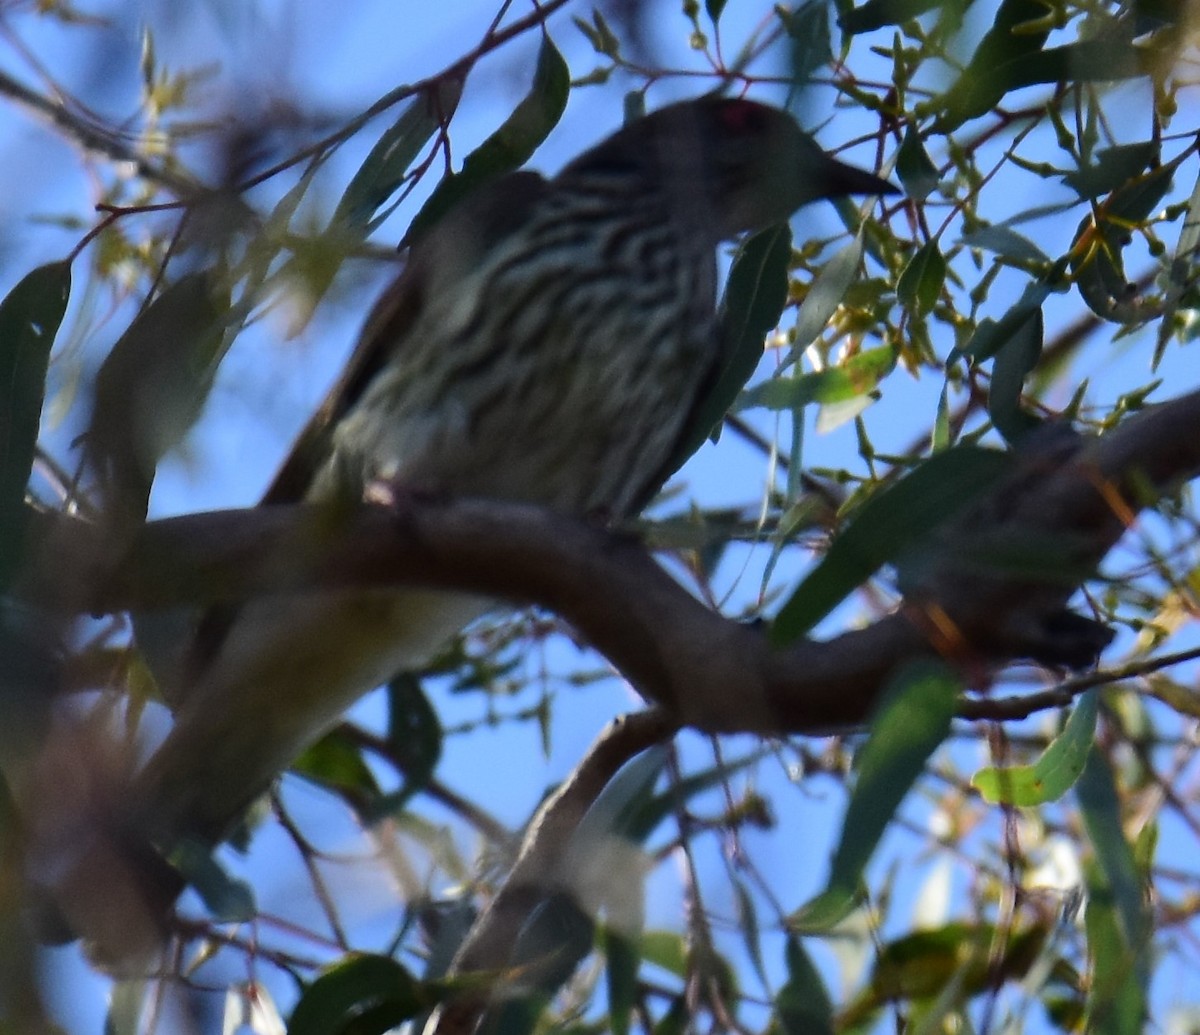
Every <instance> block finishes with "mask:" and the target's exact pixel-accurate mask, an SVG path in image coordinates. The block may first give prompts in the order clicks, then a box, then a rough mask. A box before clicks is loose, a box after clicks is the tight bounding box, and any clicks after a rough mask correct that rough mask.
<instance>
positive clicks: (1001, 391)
mask: <svg viewBox="0 0 1200 1035" xmlns="http://www.w3.org/2000/svg"><path fill="white" fill-rule="evenodd" d="M1043 333H1044V329H1043V324H1042V311H1041V309H1035V310H1034V311H1033V313H1032V314H1031V315H1030V316H1029V318H1028V319H1027V320H1025V322H1024V323H1022V324H1021V325H1020V326H1019V327H1018V328H1017V329H1016V330H1015V331H1014V332H1013V335H1012V337H1010V338H1009V339H1008V341H1006V342H1005V343H1004V345H1003V346H1002V347H1001V348H1000V350H999V351H998V352H997V353H996V358H995V361H994V362H993V363H992V380H991V383H990V384H989V385H988V416H989V417H991V419H992V423H993V424H994V425H995V426H996V430H997V431H999V432H1000V434H1001V435H1003V436H1004V440H1005V441H1006V442H1008V443H1009V444H1010V445H1013V444H1015V443H1016V442H1018V441H1019V440H1020V439H1021V437H1022V436H1023V435H1025V434H1027V433H1028V432H1029V431H1031V430H1032V429H1033V428H1036V427H1038V426H1039V424H1040V423H1041V422H1040V421H1039V420H1038V419H1037V418H1036V417H1035V416H1034V415H1033V414H1031V413H1030V412H1029V411H1027V410H1025V409H1024V408H1023V407H1022V406H1021V393H1022V392H1023V391H1024V389H1025V378H1026V377H1027V376H1028V375H1029V374H1030V373H1031V372H1032V370H1033V368H1034V367H1036V366H1037V364H1038V360H1040V359H1041V358H1042V337H1043Z"/></svg>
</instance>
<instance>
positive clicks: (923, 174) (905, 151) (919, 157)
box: [896, 122, 941, 201]
mask: <svg viewBox="0 0 1200 1035" xmlns="http://www.w3.org/2000/svg"><path fill="white" fill-rule="evenodd" d="M896 175H897V176H899V177H900V182H901V183H902V184H904V192H905V193H906V194H907V195H908V196H909V197H910V198H912V199H913V200H914V201H924V200H925V198H927V197H928V196H929V195H930V194H931V193H932V192H933V189H934V188H935V187H937V185H938V181H939V180H940V179H941V177H940V176H939V175H938V170H937V166H936V165H934V164H933V162H932V160H931V159H930V157H929V153H928V152H927V151H926V150H925V145H924V144H923V143H921V131H920V130H919V129H917V125H916V123H915V122H910V123H909V124H908V128H907V129H906V130H905V131H904V140H902V141H901V143H900V150H899V151H898V152H897V153H896Z"/></svg>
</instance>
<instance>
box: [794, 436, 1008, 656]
mask: <svg viewBox="0 0 1200 1035" xmlns="http://www.w3.org/2000/svg"><path fill="white" fill-rule="evenodd" d="M1011 464H1012V459H1011V457H1010V456H1008V455H1007V454H1005V453H1000V452H997V451H995V450H990V449H979V448H975V447H970V446H959V447H956V448H954V449H947V450H945V451H944V452H941V453H937V454H935V455H934V456H932V457H930V458H929V459H928V460H926V461H925V462H924V463H922V464H921V465H920V466H919V467H917V468H916V469H915V470H913V471H912V472H911V473H909V474H908V475H907V476H906V477H904V478H902V479H901V480H900V481H898V482H897V483H896V484H894V485H891V486H888V487H887V488H885V489H883V490H881V491H879V492H877V493H875V495H874V496H872V497H871V499H870V500H868V501H867V502H866V503H865V504H863V506H862V509H861V510H860V511H859V513H858V514H857V515H856V516H855V518H854V520H853V521H852V522H851V524H850V526H849V527H848V528H846V529H845V531H843V532H842V533H841V534H840V535H839V536H838V537H837V538H836V539H834V541H833V543H832V545H831V546H830V547H829V552H828V553H826V554H825V556H824V557H823V558H821V561H820V563H818V564H817V566H816V567H815V568H814V569H813V570H812V571H811V572H809V574H808V575H807V576H806V577H805V579H804V581H803V582H801V583H800V585H799V586H798V587H797V588H796V590H795V592H794V593H793V594H792V596H791V597H790V598H789V599H788V601H787V602H786V603H785V604H784V605H783V607H782V608H781V609H780V611H779V614H778V615H777V616H776V618H775V622H774V624H773V625H772V627H771V640H772V642H773V643H775V644H776V645H777V646H785V645H786V644H788V643H791V642H792V641H793V640H795V639H797V638H798V637H800V636H803V635H804V634H805V633H807V632H808V631H809V630H810V629H811V628H812V627H813V626H814V625H816V624H817V622H819V621H820V620H821V619H822V618H824V617H825V616H826V615H827V614H828V613H829V612H830V611H832V610H833V608H834V607H836V606H837V605H838V604H839V603H841V601H842V600H844V599H845V598H846V597H847V596H848V595H849V594H850V593H852V592H853V591H854V590H855V589H857V588H858V587H859V586H861V585H862V584H863V583H864V582H866V580H867V579H868V578H870V577H871V576H872V575H873V574H874V573H875V572H876V571H877V570H878V569H879V568H880V567H881V566H882V565H884V564H887V563H888V562H891V561H896V560H899V559H900V558H901V555H902V554H903V553H904V552H905V551H907V550H910V549H912V548H913V547H914V546H915V545H916V544H918V543H920V542H921V541H922V540H923V539H925V538H926V537H927V536H928V535H929V534H930V532H931V531H932V530H933V529H935V528H936V527H937V526H938V525H939V524H940V523H941V522H943V521H945V520H946V519H947V518H949V517H951V516H952V515H953V514H956V513H958V512H959V511H960V510H962V509H963V508H964V507H965V506H966V505H967V504H968V503H970V502H971V500H973V499H974V498H975V497H976V496H978V495H979V494H980V493H982V492H983V491H984V490H985V489H987V488H989V487H990V486H992V485H994V484H995V483H996V481H997V480H998V479H999V478H1000V477H1001V476H1002V475H1003V474H1004V473H1005V472H1007V471H1008V470H1009V469H1010V467H1011Z"/></svg>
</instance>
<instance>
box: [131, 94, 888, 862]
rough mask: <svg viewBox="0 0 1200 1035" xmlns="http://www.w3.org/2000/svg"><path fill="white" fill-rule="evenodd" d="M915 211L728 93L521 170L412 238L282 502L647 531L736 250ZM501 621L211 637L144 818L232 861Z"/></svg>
mask: <svg viewBox="0 0 1200 1035" xmlns="http://www.w3.org/2000/svg"><path fill="white" fill-rule="evenodd" d="M894 192H895V188H894V187H893V186H892V185H891V184H889V183H888V182H887V181H886V180H883V179H881V178H879V177H877V176H875V175H874V174H872V173H869V172H866V171H864V170H861V169H858V168H855V167H853V166H850V165H847V164H844V163H842V162H840V161H838V160H836V159H834V158H833V157H831V156H830V155H828V154H827V153H826V152H825V151H824V150H822V148H821V147H820V146H819V145H818V144H817V143H816V142H815V141H814V140H813V139H812V138H811V137H809V136H808V135H807V134H805V133H804V132H803V131H802V130H801V129H800V127H799V125H798V124H797V122H796V121H795V119H794V118H793V117H792V116H791V115H790V114H788V113H787V112H785V111H783V110H781V109H779V108H776V107H773V106H770V105H767V104H764V103H760V102H758V101H755V100H751V99H749V98H745V97H722V96H717V95H706V96H703V97H698V98H693V99H691V100H686V101H682V102H678V103H674V104H670V105H667V106H665V107H662V108H659V109H658V110H656V111H653V112H651V113H650V114H647V115H644V116H642V117H639V118H637V119H635V120H632V121H630V122H628V123H627V124H626V125H625V126H624V127H623V128H622V129H619V130H618V131H616V132H615V133H613V134H612V135H611V136H609V137H608V138H607V139H605V140H603V141H601V142H600V143H598V144H597V145H595V146H594V147H592V148H591V149H590V150H587V151H585V152H584V153H583V154H581V155H579V156H578V157H577V158H575V159H574V160H573V161H570V162H569V163H568V164H567V165H566V166H565V167H563V168H562V169H561V171H559V172H558V173H557V174H556V175H554V176H552V177H550V178H545V177H543V176H542V175H540V174H539V173H536V172H532V171H528V170H519V171H515V172H512V173H508V174H506V175H503V176H500V177H498V178H497V179H495V180H493V181H492V182H491V183H489V184H487V185H486V186H483V187H481V188H479V189H478V190H476V191H475V192H474V193H473V194H471V195H469V196H468V197H467V198H466V199H465V200H463V201H461V202H460V203H459V204H458V205H457V206H456V207H454V208H453V209H451V211H450V212H449V213H447V214H446V215H445V216H443V217H442V219H441V220H440V221H439V222H437V223H436V224H434V225H433V227H432V228H431V229H429V230H428V231H427V232H426V233H425V234H424V235H423V236H421V237H420V238H419V239H418V240H416V241H415V242H414V243H413V244H412V246H411V248H410V250H409V253H408V256H407V261H406V264H405V266H404V268H403V269H402V271H401V272H400V273H399V275H398V276H397V278H396V279H395V280H394V282H393V283H392V284H391V285H390V286H389V287H387V288H386V290H385V291H384V292H383V294H382V296H381V297H380V299H379V301H378V303H377V304H376V305H375V307H374V309H373V310H372V311H371V313H370V315H369V316H368V318H367V320H366V322H365V325H364V329H363V331H362V335H361V338H360V341H359V344H358V346H357V348H356V350H355V351H354V353H353V355H352V357H351V360H350V362H349V364H348V366H347V367H346V370H345V372H344V373H343V375H342V377H341V378H340V380H339V382H338V383H337V384H336V385H335V386H334V388H333V390H332V391H331V393H330V395H329V397H328V398H327V400H326V401H325V403H324V404H323V405H322V406H321V408H320V409H319V410H318V411H317V413H316V415H315V416H314V417H313V419H312V420H311V421H310V423H309V425H308V426H307V427H306V428H305V429H304V431H303V432H302V433H301V435H300V437H299V439H298V440H297V444H296V446H295V448H294V450H293V452H292V454H291V456H290V457H289V459H288V460H286V461H285V462H284V464H283V466H282V467H281V469H280V471H279V474H278V475H277V477H276V478H275V480H274V482H273V483H272V485H271V487H270V489H269V490H268V491H267V494H266V497H265V502H268V503H288V502H300V501H304V502H308V503H326V504H332V503H336V502H345V503H348V504H351V505H353V504H355V503H357V502H361V501H362V500H363V498H364V496H367V495H369V493H370V489H371V486H373V485H381V484H383V485H391V486H400V487H408V488H412V489H414V490H416V491H421V492H434V493H439V494H443V493H444V494H449V495H451V496H455V495H461V496H471V497H481V498H491V499H497V500H508V501H520V502H525V503H532V504H537V505H542V506H545V507H548V508H552V509H555V510H558V511H562V512H566V513H571V514H581V515H590V514H602V515H605V516H606V517H607V518H608V519H609V520H613V521H617V520H622V519H625V518H628V517H630V516H633V515H636V514H638V513H639V512H640V511H641V510H642V508H644V507H645V506H646V505H647V504H648V502H649V501H650V500H651V499H652V498H653V496H654V495H655V494H656V493H657V492H658V490H659V489H660V488H661V487H662V485H663V484H664V482H665V480H666V479H667V478H668V477H669V476H670V475H671V474H672V473H673V469H674V467H675V466H677V463H678V460H679V458H678V457H677V455H676V453H677V450H678V448H679V444H680V442H681V441H683V439H684V436H685V435H686V434H687V433H688V431H689V427H690V422H691V421H692V420H693V419H694V417H695V412H696V407H697V404H698V402H699V400H701V399H702V398H703V397H704V394H705V392H706V390H707V389H708V388H709V387H710V386H711V385H712V384H713V382H714V379H715V378H716V377H717V376H718V375H719V374H720V372H721V367H722V364H723V361H724V358H725V357H724V356H723V354H722V349H721V340H720V334H719V331H718V317H717V306H716V297H717V296H716V293H717V287H718V267H717V249H718V248H719V246H720V245H721V244H722V243H724V242H729V241H732V240H735V239H737V238H738V237H740V236H741V235H743V234H746V233H749V232H752V231H757V230H760V229H764V228H766V227H768V226H771V225H774V224H776V223H779V222H781V221H783V220H787V219H788V218H790V217H791V215H792V214H793V213H794V212H795V211H796V210H797V209H799V208H800V207H802V206H804V205H805V204H807V203H809V202H812V201H816V200H818V199H823V198H834V197H838V196H847V195H883V194H889V193H894ZM489 606H491V605H490V604H489V602H488V601H486V600H482V599H478V598H475V597H471V596H468V595H462V594H453V593H449V592H445V591H439V590H432V589H414V588H403V589H395V590H393V589H373V588H372V589H369V590H362V589H353V590H349V589H348V590H337V591H333V592H316V591H313V592H306V593H303V594H297V595H292V596H286V597H284V596H280V597H274V598H269V599H256V600H251V601H247V602H244V603H242V604H241V605H239V606H238V607H237V608H236V609H235V610H232V611H226V612H223V613H221V614H220V615H219V616H218V618H217V619H210V620H208V621H207V622H206V623H202V625H201V630H202V635H199V636H198V638H197V645H196V646H194V647H193V649H192V650H191V656H190V659H189V662H188V664H187V666H186V671H187V675H186V678H185V680H184V685H183V686H182V688H181V690H180V692H179V693H178V694H177V698H178V701H179V703H178V705H177V707H176V709H175V713H174V722H173V726H172V728H171V730H170V731H169V732H168V734H167V735H166V737H165V739H164V740H163V742H162V743H161V745H160V746H159V747H158V748H157V749H156V750H155V751H154V752H153V754H152V755H151V757H150V758H149V760H148V761H147V762H146V764H145V765H144V766H143V767H142V768H141V770H140V771H139V772H138V773H137V774H135V776H134V778H133V782H132V786H131V787H130V789H129V793H128V794H127V795H126V808H127V810H128V816H129V822H130V824H131V825H133V826H134V827H136V829H137V830H138V831H139V832H140V833H141V834H142V835H144V836H145V837H146V838H148V839H149V840H150V841H151V842H152V843H154V844H155V845H157V846H158V847H159V848H160V849H161V850H163V851H169V850H170V849H171V848H172V847H174V846H177V845H178V844H179V843H181V842H183V841H185V840H192V841H198V842H199V843H201V844H203V845H205V846H209V847H212V846H215V845H217V844H219V843H220V842H221V841H222V840H223V839H224V838H226V837H227V836H228V835H229V833H230V831H231V828H232V827H233V826H234V825H235V824H236V821H237V820H238V818H239V817H240V816H241V815H242V814H243V812H244V811H245V809H246V808H247V807H248V806H249V805H250V804H252V803H253V801H254V800H255V799H257V798H258V797H260V796H261V795H262V794H263V793H264V791H266V790H267V789H268V787H269V786H270V784H271V783H272V781H273V780H274V779H275V778H276V777H277V776H278V775H279V774H280V773H281V772H283V771H284V770H285V769H286V768H287V767H288V765H289V764H291V763H292V761H293V760H294V759H295V758H296V756H297V755H298V754H299V753H300V752H301V751H302V750H303V749H304V748H305V747H306V746H308V745H309V744H311V743H312V742H313V741H315V739H317V738H318V737H319V736H321V735H322V734H323V733H324V732H325V731H327V730H328V729H329V728H330V727H331V726H332V725H333V724H334V723H336V721H337V720H338V718H339V717H340V716H341V715H342V713H343V712H344V711H345V710H346V709H347V708H348V707H349V706H350V705H351V704H353V703H354V702H355V701H356V700H357V699H358V698H359V697H361V696H363V695H364V694H365V693H367V692H368V691H370V690H372V689H373V688H375V687H377V686H379V685H382V684H384V683H386V682H387V681H388V680H390V679H391V678H392V677H394V676H395V675H397V674H398V673H400V672H403V671H406V670H412V669H414V668H419V667H420V666H421V665H423V664H425V663H426V662H427V661H428V660H429V658H430V656H431V654H433V653H435V652H436V651H437V650H438V649H439V648H441V647H442V646H444V645H445V643H446V642H447V641H448V639H449V638H450V637H452V636H453V635H454V634H456V633H457V632H459V631H461V630H462V628H463V627H464V626H465V625H467V624H468V623H469V622H470V621H472V620H473V619H474V618H475V617H477V616H478V615H480V614H481V613H483V612H484V611H485V610H487V609H488V607H489ZM206 626H207V629H206Z"/></svg>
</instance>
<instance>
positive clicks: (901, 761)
mask: <svg viewBox="0 0 1200 1035" xmlns="http://www.w3.org/2000/svg"><path fill="white" fill-rule="evenodd" d="M960 690H961V684H960V681H959V679H958V677H957V676H955V675H954V673H953V672H952V671H951V670H950V669H949V668H948V667H947V666H946V665H944V664H942V663H941V662H938V661H931V660H920V661H912V662H909V663H907V664H906V665H904V666H903V667H902V668H901V669H900V670H899V671H898V672H897V673H896V674H895V675H894V676H892V678H891V679H890V680H889V681H888V684H887V686H886V687H885V688H884V691H883V693H882V695H881V696H880V699H879V706H878V709H877V710H876V713H875V717H874V719H872V721H871V727H870V735H869V736H868V738H867V742H866V743H865V744H864V745H863V747H862V749H861V751H859V753H858V757H857V758H856V760H855V761H856V769H857V777H856V779H855V781H854V790H853V792H852V793H851V796H850V804H849V805H848V806H847V808H846V818H845V820H844V822H843V824H842V836H841V838H840V840H839V841H838V846H837V850H836V851H835V853H834V857H833V866H832V868H831V872H830V875H829V881H828V884H827V886H826V889H825V891H824V892H822V893H821V895H819V896H818V897H817V898H816V899H814V900H813V901H812V902H811V903H810V904H809V905H808V906H805V907H803V908H801V910H800V911H799V913H798V914H796V917H795V918H794V920H795V923H796V924H797V925H799V926H803V927H804V928H805V929H808V930H812V929H813V925H814V921H815V920H816V918H817V915H818V908H819V909H821V910H824V909H826V908H827V907H828V906H829V904H830V903H831V902H832V901H836V900H842V901H844V902H847V903H849V902H850V901H852V900H853V898H854V896H855V894H856V892H857V889H858V887H859V883H860V882H861V880H862V875H863V871H864V870H865V869H866V866H867V863H868V862H869V861H870V858H871V855H872V854H873V853H874V851H875V847H876V845H878V843H879V840H880V838H881V837H882V836H883V833H884V831H885V830H886V829H887V826H888V824H889V823H890V822H891V820H892V816H893V815H894V814H895V811H896V809H897V808H898V807H899V806H900V803H901V801H903V800H904V797H905V795H907V794H908V792H909V789H910V788H911V787H912V785H913V784H914V783H915V782H916V780H917V778H918V777H919V776H920V775H921V773H922V772H923V771H924V768H925V763H926V762H927V761H928V760H929V757H930V756H931V755H932V754H933V752H934V751H935V750H937V748H938V745H940V744H941V743H942V741H944V740H945V739H946V736H947V735H948V734H949V732H950V721H951V719H953V718H954V712H955V709H956V708H957V706H958V695H959V691H960ZM834 915H836V914H834ZM836 919H839V920H840V919H841V917H840V916H837V917H836Z"/></svg>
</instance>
